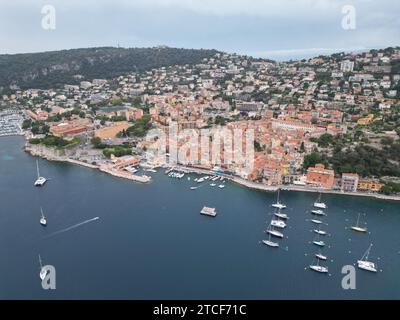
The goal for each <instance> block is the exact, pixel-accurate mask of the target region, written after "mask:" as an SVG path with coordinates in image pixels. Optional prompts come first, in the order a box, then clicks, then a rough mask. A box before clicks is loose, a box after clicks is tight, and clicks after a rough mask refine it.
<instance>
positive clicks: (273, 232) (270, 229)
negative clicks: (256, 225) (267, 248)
mask: <svg viewBox="0 0 400 320" xmlns="http://www.w3.org/2000/svg"><path fill="white" fill-rule="evenodd" d="M267 233H268V234H270V235H271V236H274V237H277V238H283V233H282V232H279V231H277V230H274V228H273V226H272V225H271V224H270V225H269V226H268V229H267Z"/></svg>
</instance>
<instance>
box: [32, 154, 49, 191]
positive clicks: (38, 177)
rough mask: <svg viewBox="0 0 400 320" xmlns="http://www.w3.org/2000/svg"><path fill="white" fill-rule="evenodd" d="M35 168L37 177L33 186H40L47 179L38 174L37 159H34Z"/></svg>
mask: <svg viewBox="0 0 400 320" xmlns="http://www.w3.org/2000/svg"><path fill="white" fill-rule="evenodd" d="M36 170H37V179H36V181H35V187H42V186H43V185H44V184H45V183H46V181H47V179H46V178H44V177H41V176H40V172H39V162H38V160H36Z"/></svg>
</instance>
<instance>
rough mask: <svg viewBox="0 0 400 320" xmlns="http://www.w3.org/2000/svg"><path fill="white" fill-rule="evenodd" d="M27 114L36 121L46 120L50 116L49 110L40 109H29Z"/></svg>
mask: <svg viewBox="0 0 400 320" xmlns="http://www.w3.org/2000/svg"><path fill="white" fill-rule="evenodd" d="M26 114H27V115H28V116H29V117H30V118H31V119H33V120H36V121H46V120H47V118H48V117H49V113H48V112H47V111H38V112H37V113H35V112H33V111H31V110H27V111H26Z"/></svg>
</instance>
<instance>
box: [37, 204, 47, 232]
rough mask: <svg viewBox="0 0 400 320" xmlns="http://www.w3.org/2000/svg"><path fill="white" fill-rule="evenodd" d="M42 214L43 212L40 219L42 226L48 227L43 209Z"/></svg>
mask: <svg viewBox="0 0 400 320" xmlns="http://www.w3.org/2000/svg"><path fill="white" fill-rule="evenodd" d="M40 212H41V214H42V215H41V217H40V221H39V222H40V224H41V225H42V226H44V227H45V226H46V225H47V220H46V217H45V216H44V214H43V209H42V208H40Z"/></svg>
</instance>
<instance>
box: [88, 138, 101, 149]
mask: <svg viewBox="0 0 400 320" xmlns="http://www.w3.org/2000/svg"><path fill="white" fill-rule="evenodd" d="M90 142H91V143H92V145H93V146H94V147H95V148H97V147H98V146H99V145H101V138H99V137H93V138H92V139H91V140H90Z"/></svg>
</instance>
